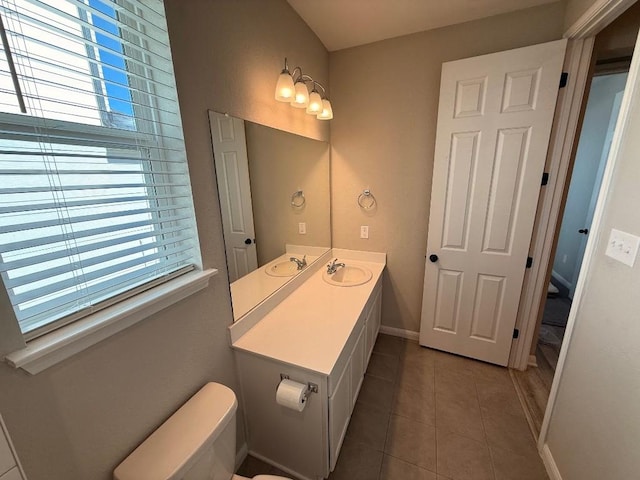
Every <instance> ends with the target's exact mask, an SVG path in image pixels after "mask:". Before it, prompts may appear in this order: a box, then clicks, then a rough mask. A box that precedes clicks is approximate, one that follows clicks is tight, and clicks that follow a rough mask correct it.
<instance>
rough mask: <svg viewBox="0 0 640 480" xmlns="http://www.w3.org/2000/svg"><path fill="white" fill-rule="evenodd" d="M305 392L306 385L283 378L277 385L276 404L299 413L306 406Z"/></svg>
mask: <svg viewBox="0 0 640 480" xmlns="http://www.w3.org/2000/svg"><path fill="white" fill-rule="evenodd" d="M306 391H307V386H306V385H304V384H302V383H298V382H294V381H293V380H289V379H288V378H285V379H284V380H282V381H281V382H280V384H279V385H278V390H277V391H276V402H277V403H278V405H282V406H283V407H287V408H290V409H292V410H296V411H298V412H301V411H302V410H304V407H305V406H306V405H307V402H306V398H305V392H306Z"/></svg>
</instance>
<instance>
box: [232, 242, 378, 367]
mask: <svg viewBox="0 0 640 480" xmlns="http://www.w3.org/2000/svg"><path fill="white" fill-rule="evenodd" d="M341 253H342V251H341ZM353 253H354V256H353V258H357V260H355V259H354V260H349V258H348V257H346V256H345V255H342V256H341V255H335V256H337V257H338V258H339V261H341V262H344V263H346V264H347V265H360V266H365V267H367V268H368V269H369V270H371V272H372V274H373V276H372V278H371V280H370V281H369V282H367V283H365V284H363V285H358V286H352V287H340V286H334V285H329V284H328V283H326V282H325V281H324V280H323V279H322V274H323V272H324V270H325V269H324V268H321V269H320V270H318V271H317V272H315V273H314V274H313V275H312V276H311V277H310V278H309V279H308V280H307V281H305V282H304V283H303V284H302V285H300V286H299V287H298V288H297V289H296V290H295V291H294V292H293V293H291V294H290V295H289V296H288V297H287V298H286V299H284V300H283V301H282V302H281V303H280V304H279V305H277V306H276V307H275V308H274V309H273V310H271V311H270V312H269V313H268V314H267V315H265V316H264V317H263V318H262V319H261V320H260V321H259V322H258V323H257V324H256V325H255V326H253V327H252V328H251V329H250V330H249V331H248V332H247V333H245V334H244V335H243V336H242V337H240V338H239V339H238V340H236V341H235V342H234V343H233V347H234V348H236V349H239V350H243V351H246V352H250V353H253V354H256V355H260V356H264V357H267V358H271V359H274V360H278V361H281V362H284V363H288V364H290V365H295V366H298V367H301V368H305V369H307V370H311V371H314V372H318V373H320V374H324V375H329V374H330V373H331V371H332V369H333V367H334V365H335V363H336V361H337V360H338V357H339V356H340V353H341V352H342V349H343V348H344V345H345V344H346V342H347V340H348V339H349V336H350V335H351V332H352V331H353V328H354V326H355V324H356V322H357V320H358V318H359V316H360V314H361V313H362V311H363V309H364V307H365V305H366V303H367V300H368V299H369V297H370V296H371V293H372V291H373V289H374V287H375V286H376V283H377V282H378V279H379V278H380V276H381V275H382V271H383V270H384V267H385V261H384V258H385V256H384V254H372V255H371V256H370V257H371V258H373V259H374V261H365V260H364V258H366V257H367V255H366V254H365V255H363V254H361V253H359V252H353ZM376 256H377V257H376Z"/></svg>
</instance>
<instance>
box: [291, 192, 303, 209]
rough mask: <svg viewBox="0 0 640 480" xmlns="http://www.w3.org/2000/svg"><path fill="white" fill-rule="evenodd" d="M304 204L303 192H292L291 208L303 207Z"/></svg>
mask: <svg viewBox="0 0 640 480" xmlns="http://www.w3.org/2000/svg"><path fill="white" fill-rule="evenodd" d="M305 202H306V199H305V198H304V192H303V191H302V190H297V191H295V192H293V195H291V206H292V207H295V208H300V207H303V206H304V204H305Z"/></svg>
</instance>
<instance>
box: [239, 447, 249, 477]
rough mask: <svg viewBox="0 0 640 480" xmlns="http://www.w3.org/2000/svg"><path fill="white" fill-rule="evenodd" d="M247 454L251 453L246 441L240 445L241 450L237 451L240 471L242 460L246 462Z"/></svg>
mask: <svg viewBox="0 0 640 480" xmlns="http://www.w3.org/2000/svg"><path fill="white" fill-rule="evenodd" d="M247 455H249V448H248V447H247V443H246V442H245V443H243V444H242V446H241V447H240V450H238V453H236V471H238V469H239V468H240V465H242V462H244V459H245V458H247Z"/></svg>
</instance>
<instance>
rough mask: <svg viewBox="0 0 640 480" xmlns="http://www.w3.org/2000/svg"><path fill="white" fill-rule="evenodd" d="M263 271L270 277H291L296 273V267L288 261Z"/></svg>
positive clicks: (275, 264)
mask: <svg viewBox="0 0 640 480" xmlns="http://www.w3.org/2000/svg"><path fill="white" fill-rule="evenodd" d="M264 271H265V273H266V274H267V275H270V276H272V277H292V276H294V275H295V274H296V273H298V265H296V264H295V262H292V261H290V260H283V261H281V262H278V263H274V264H273V265H271V266H269V267H267V268H265V270H264Z"/></svg>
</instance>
